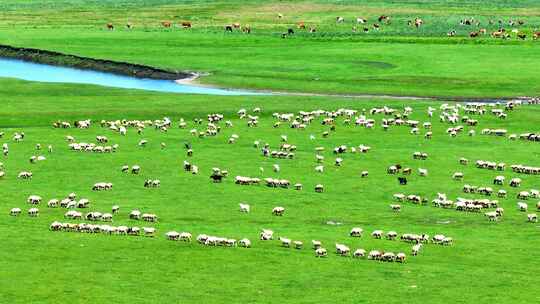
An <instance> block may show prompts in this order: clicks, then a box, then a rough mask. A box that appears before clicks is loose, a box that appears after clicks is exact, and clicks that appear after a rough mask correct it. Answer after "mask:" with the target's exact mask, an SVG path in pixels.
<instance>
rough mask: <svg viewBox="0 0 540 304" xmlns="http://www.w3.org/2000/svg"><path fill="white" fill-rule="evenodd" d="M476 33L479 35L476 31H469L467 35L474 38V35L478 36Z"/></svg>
mask: <svg viewBox="0 0 540 304" xmlns="http://www.w3.org/2000/svg"><path fill="white" fill-rule="evenodd" d="M478 35H479V34H478V32H470V33H469V37H471V38H476V37H478Z"/></svg>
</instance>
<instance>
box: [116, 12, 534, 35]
mask: <svg viewBox="0 0 540 304" xmlns="http://www.w3.org/2000/svg"><path fill="white" fill-rule="evenodd" d="M276 16H277V19H278V20H280V19H283V18H284V16H283V14H281V13H279V14H277V15H276ZM392 20H393V19H392V18H391V17H390V16H388V15H380V16H378V17H375V18H373V20H369V19H368V18H364V17H355V18H351V19H346V18H345V17H343V16H336V17H335V24H338V25H339V24H346V23H349V24H352V27H351V31H352V32H353V33H356V32H363V33H369V32H371V31H375V32H376V31H380V30H382V29H383V28H384V27H387V26H389V25H390V24H392ZM399 23H400V24H402V26H403V27H405V26H406V27H413V28H416V29H419V28H421V27H423V26H425V22H424V20H423V19H422V18H420V17H415V18H412V19H407V20H405V21H401V20H400V21H399ZM159 25H160V26H161V27H163V28H165V29H171V28H173V27H180V28H184V29H191V28H192V27H193V26H194V24H193V22H192V21H181V22H178V23H175V22H173V21H162V22H161V23H160V24H159ZM279 25H280V26H282V25H283V24H282V23H279ZM322 25H323V24H316V23H315V22H313V23H312V24H311V25H308V24H307V23H306V22H305V21H301V20H300V21H297V22H296V23H295V24H293V25H291V24H289V26H288V27H287V28H286V31H284V32H283V33H281V37H282V38H286V37H288V36H291V35H293V34H294V33H295V30H297V31H306V32H308V33H316V32H317V31H318V26H322ZM524 25H525V21H524V20H522V19H518V20H515V19H508V20H503V19H498V20H493V19H489V20H488V21H487V23H486V24H483V23H482V22H481V21H480V20H478V19H475V18H474V17H473V18H466V19H461V20H460V21H459V23H458V24H456V25H455V27H454V28H452V29H451V30H449V31H448V32H447V33H446V35H447V36H448V37H455V36H457V35H458V31H460V32H461V31H468V36H469V37H470V38H478V37H482V36H490V37H492V38H499V39H510V38H512V37H515V38H516V39H521V40H525V39H527V36H528V33H527V31H526V30H525V29H523V26H524ZM125 27H126V29H129V30H131V29H133V28H134V24H133V23H131V22H128V23H126V25H125ZM520 27H521V28H520ZM106 28H107V29H108V30H114V29H115V26H114V24H113V23H107V24H106ZM488 28H491V29H493V28H495V30H491V31H490V30H488ZM223 29H224V31H225V32H231V33H232V32H234V31H240V32H242V33H245V34H250V33H251V31H252V27H251V26H250V25H249V24H244V25H242V24H241V23H240V22H233V23H230V24H226V25H224V26H223ZM530 36H531V37H532V39H534V40H537V39H538V38H540V31H538V30H536V29H535V30H533V31H532V32H531V33H530Z"/></svg>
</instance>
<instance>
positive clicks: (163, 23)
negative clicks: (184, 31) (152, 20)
mask: <svg viewBox="0 0 540 304" xmlns="http://www.w3.org/2000/svg"><path fill="white" fill-rule="evenodd" d="M161 25H162V26H163V27H164V28H169V27H171V26H172V23H171V22H170V21H162V22H161Z"/></svg>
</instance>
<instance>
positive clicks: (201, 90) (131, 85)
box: [0, 58, 262, 95]
mask: <svg viewBox="0 0 540 304" xmlns="http://www.w3.org/2000/svg"><path fill="white" fill-rule="evenodd" d="M0 77H9V78H17V79H23V80H28V81H39V82H56V83H84V84H93V85H100V86H106V87H114V88H123V89H139V90H147V91H158V92H170V93H183V94H208V95H261V94H262V93H257V92H250V91H242V90H225V89H217V88H209V87H203V86H196V85H189V84H179V83H177V82H175V81H172V80H156V79H144V78H142V79H141V78H135V77H129V76H122V75H117V74H111V73H105V72H97V71H91V70H80V69H75V68H68V67H59V66H53V65H47V64H38V63H32V62H26V61H22V60H16V59H5V58H0Z"/></svg>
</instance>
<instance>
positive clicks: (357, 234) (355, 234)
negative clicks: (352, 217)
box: [349, 227, 364, 237]
mask: <svg viewBox="0 0 540 304" xmlns="http://www.w3.org/2000/svg"><path fill="white" fill-rule="evenodd" d="M363 232H364V230H362V228H360V227H354V228H352V229H351V232H349V235H350V236H352V237H362V233H363Z"/></svg>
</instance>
